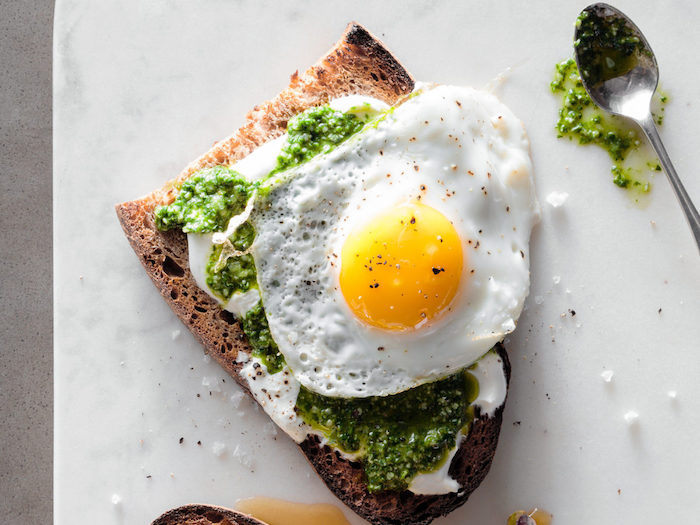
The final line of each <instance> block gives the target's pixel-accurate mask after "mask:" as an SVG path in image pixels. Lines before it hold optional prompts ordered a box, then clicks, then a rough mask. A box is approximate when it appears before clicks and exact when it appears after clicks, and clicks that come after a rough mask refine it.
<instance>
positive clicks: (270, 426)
mask: <svg viewBox="0 0 700 525" xmlns="http://www.w3.org/2000/svg"><path fill="white" fill-rule="evenodd" d="M263 431H264V432H265V434H267V435H268V436H272V437H275V436H276V435H277V425H275V424H274V423H273V422H272V421H269V422H267V423H265V427H264V428H263Z"/></svg>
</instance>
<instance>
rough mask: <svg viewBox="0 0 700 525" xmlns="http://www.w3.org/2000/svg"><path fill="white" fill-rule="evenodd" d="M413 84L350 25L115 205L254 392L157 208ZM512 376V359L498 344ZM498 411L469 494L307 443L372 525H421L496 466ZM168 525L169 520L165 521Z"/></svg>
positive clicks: (210, 343) (235, 344)
mask: <svg viewBox="0 0 700 525" xmlns="http://www.w3.org/2000/svg"><path fill="white" fill-rule="evenodd" d="M413 87H414V81H413V79H412V77H411V76H410V75H409V74H408V72H407V71H406V70H405V69H404V68H403V66H402V65H401V64H400V63H399V62H398V61H397V60H396V59H395V58H394V57H393V56H392V55H391V53H390V52H389V51H387V50H386V48H385V47H384V46H383V45H382V43H381V42H380V41H379V40H377V39H376V38H375V37H374V36H372V35H371V34H370V33H369V32H368V31H367V30H366V29H364V28H363V27H362V26H360V25H359V24H356V23H354V22H353V23H350V24H349V25H348V26H347V28H346V30H345V32H344V34H343V36H342V38H341V39H340V40H339V41H338V43H336V45H335V46H334V47H333V48H331V49H330V51H329V52H328V53H327V54H326V55H325V56H324V57H323V58H322V59H321V60H320V61H319V62H317V63H316V64H315V65H313V66H312V67H310V68H309V69H308V70H307V71H306V72H304V73H303V74H301V75H299V74H298V73H294V74H293V75H292V77H291V80H290V84H289V86H288V87H287V88H286V89H285V90H284V91H282V92H281V93H280V94H279V95H277V96H276V97H275V98H274V99H272V100H270V101H268V102H265V103H263V104H260V105H258V106H256V107H255V108H253V110H252V111H251V112H249V113H248V115H247V116H246V121H245V124H244V125H243V126H242V127H241V128H240V129H239V130H238V131H236V132H235V133H234V134H233V135H231V136H230V137H228V138H226V139H224V140H222V141H220V142H217V143H216V144H215V145H214V146H213V147H212V148H211V149H210V150H209V151H208V152H206V153H205V154H204V155H202V156H201V157H199V158H198V159H197V160H195V161H194V162H192V163H191V164H190V165H189V166H187V168H185V170H183V171H182V173H180V174H179V175H178V176H177V177H176V178H175V179H173V180H171V181H169V182H167V183H166V184H165V185H164V186H163V188H161V189H159V190H156V191H154V192H153V193H151V194H149V195H147V196H145V197H143V198H141V199H138V200H135V201H130V202H124V203H121V204H118V205H116V212H117V216H118V218H119V221H120V223H121V225H122V228H123V229H124V232H125V234H126V236H127V239H128V240H129V243H130V244H131V246H132V248H133V249H134V252H135V253H136V255H137V256H138V258H139V260H140V261H141V264H142V265H143V266H144V268H145V269H146V272H147V273H148V275H149V277H150V278H151V280H152V281H153V283H154V284H155V286H156V288H158V290H159V291H160V293H161V295H162V296H163V298H164V299H165V301H166V302H167V303H168V304H169V305H170V307H171V308H172V310H173V311H174V312H175V314H176V315H177V316H178V317H179V318H180V320H181V321H182V322H183V323H184V324H185V325H186V326H187V328H188V329H189V330H190V331H191V332H192V334H193V335H194V336H195V338H196V339H197V340H199V342H200V343H201V344H202V345H203V346H204V349H205V352H206V353H208V354H209V355H210V356H211V357H212V358H214V359H215V360H216V361H217V362H218V363H219V364H220V365H221V366H222V367H223V368H224V369H225V370H226V371H227V372H228V373H229V374H230V375H231V376H232V377H233V378H234V379H235V380H236V381H237V382H238V384H240V385H241V387H242V388H243V389H244V390H245V391H246V392H248V394H250V391H249V389H248V386H247V384H246V382H245V381H244V380H243V379H242V377H241V376H240V374H239V372H240V370H241V367H242V364H241V363H239V362H237V360H236V357H237V355H238V352H239V351H243V352H246V353H248V352H250V347H249V345H248V341H247V339H246V336H245V334H244V333H243V331H242V329H241V326H240V324H239V323H238V321H237V320H236V319H235V318H234V316H233V315H232V314H231V313H229V312H227V311H225V310H223V309H221V308H220V306H219V305H218V303H217V302H216V301H215V300H214V299H212V298H211V297H210V296H209V295H208V294H207V293H206V292H204V291H203V290H201V289H200V288H199V287H198V286H197V284H196V283H195V280H194V277H193V276H192V274H191V272H190V269H189V263H188V246H187V236H186V234H184V233H183V232H182V231H179V230H172V231H167V232H162V231H159V230H158V228H157V227H156V225H155V221H154V217H153V211H154V209H155V207H156V206H158V205H163V204H169V203H170V202H172V200H173V199H174V198H175V196H176V194H177V191H178V188H179V186H180V185H181V184H182V182H183V181H184V180H186V179H187V178H188V177H189V176H190V175H192V174H193V173H194V172H195V171H197V170H199V169H202V168H206V167H211V166H215V165H220V164H229V163H232V162H233V161H235V160H238V159H241V158H243V157H244V156H246V155H247V154H248V153H250V152H251V151H252V150H253V149H255V148H256V147H258V146H260V145H262V144H264V143H265V142H267V141H269V140H272V139H274V138H276V137H278V136H280V135H281V134H283V133H284V132H285V130H286V125H287V121H288V120H289V119H290V118H291V117H292V116H294V115H296V114H298V113H300V112H301V111H303V110H305V109H307V108H309V107H312V106H317V105H321V104H324V103H326V102H328V101H329V100H331V99H333V98H337V97H340V96H344V95H349V94H363V95H369V96H373V97H375V98H378V99H380V100H383V101H384V102H386V103H388V104H390V105H391V104H394V103H395V102H396V101H397V100H398V99H399V98H401V97H402V96H404V95H407V94H408V93H410V92H411V91H412V90H413ZM499 355H500V356H501V358H502V359H503V363H504V369H505V370H506V377H507V378H509V376H510V365H509V362H508V357H507V355H506V353H505V350H504V349H503V347H501V346H500V345H499ZM502 408H503V407H501V408H500V409H499V410H498V411H497V412H496V414H495V415H494V416H493V417H485V416H482V417H480V416H478V417H477V418H476V419H475V421H474V423H473V425H472V427H471V430H470V432H469V434H468V436H467V437H466V439H464V441H463V442H462V445H461V447H460V449H459V451H458V452H457V454H456V456H455V458H454V459H453V461H452V464H451V466H450V470H449V474H450V475H451V476H452V477H453V478H454V479H456V480H457V481H458V482H459V483H460V485H461V486H462V488H463V490H462V491H461V492H460V493H459V494H457V493H451V494H443V495H439V496H422V495H416V494H413V493H411V492H409V491H403V492H395V491H386V492H379V493H375V494H370V493H369V492H368V491H367V487H366V484H365V482H364V481H363V480H362V470H361V467H360V465H359V464H357V463H354V462H350V461H348V460H346V459H343V458H342V457H341V456H340V455H339V454H337V453H336V452H335V451H333V450H332V449H331V448H329V447H328V446H322V445H320V443H319V441H318V439H317V438H316V437H311V436H310V437H308V438H307V439H306V440H305V441H304V442H302V443H301V444H300V448H301V449H302V450H303V452H304V453H305V454H306V456H307V458H308V460H309V461H310V462H311V464H312V465H313V466H314V468H315V469H316V470H317V472H318V473H319V475H320V476H321V477H322V479H323V480H324V482H325V483H326V485H327V486H328V487H329V488H330V490H331V491H333V492H334V493H335V494H336V495H337V496H338V498H340V499H341V500H342V501H343V502H344V503H346V504H347V505H348V506H350V507H351V508H352V509H353V510H354V511H355V512H356V513H358V514H359V515H361V516H362V517H364V518H365V519H367V520H368V521H370V522H371V523H374V524H386V525H388V524H398V523H402V524H410V523H414V524H423V523H430V522H431V521H432V520H433V519H434V518H436V517H438V516H441V515H444V514H447V513H448V512H450V511H451V510H453V509H454V508H456V507H457V506H459V505H461V504H462V503H464V502H465V501H466V500H467V498H468V496H469V494H470V493H471V492H472V491H473V490H474V489H475V488H476V487H477V486H478V484H479V483H480V482H481V480H482V479H483V478H484V476H486V473H487V472H488V470H489V467H490V464H491V459H492V458H493V454H494V452H495V449H496V443H497V441H498V434H499V431H500V426H501V417H502V416H501V412H502ZM163 523H166V522H163Z"/></svg>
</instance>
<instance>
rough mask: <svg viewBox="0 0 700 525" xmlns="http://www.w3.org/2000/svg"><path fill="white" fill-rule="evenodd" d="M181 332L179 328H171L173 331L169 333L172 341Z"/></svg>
mask: <svg viewBox="0 0 700 525" xmlns="http://www.w3.org/2000/svg"><path fill="white" fill-rule="evenodd" d="M181 333H182V332H181V331H180V330H173V332H172V333H171V334H170V337H172V338H173V341H175V339H177V338H178V337H180V334H181Z"/></svg>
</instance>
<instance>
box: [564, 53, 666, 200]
mask: <svg viewBox="0 0 700 525" xmlns="http://www.w3.org/2000/svg"><path fill="white" fill-rule="evenodd" d="M550 88H551V90H552V92H553V93H554V94H560V95H561V97H562V105H561V108H560V109H559V119H558V121H557V123H556V126H555V127H556V130H557V137H559V138H561V137H568V138H569V139H570V140H576V141H578V143H579V144H595V145H597V146H599V147H600V148H602V149H604V150H605V151H607V152H608V155H609V156H610V158H611V159H612V160H613V165H612V166H611V168H610V170H611V173H612V174H613V179H612V180H613V183H615V184H616V185H617V186H619V187H621V188H634V189H636V190H639V191H642V192H648V191H649V189H650V187H651V186H650V183H649V181H648V180H647V179H648V174H649V172H654V171H659V170H660V169H661V167H660V166H659V164H658V161H657V160H656V158H655V157H654V156H653V155H651V154H645V155H644V159H643V160H641V161H640V160H639V159H629V156H630V154H631V153H632V152H635V151H637V150H638V149H639V147H640V145H641V144H642V140H643V139H642V136H641V134H640V132H639V130H638V129H637V128H636V127H635V126H634V124H632V123H630V122H628V121H627V120H625V119H623V118H620V117H617V116H615V115H609V114H606V113H604V112H603V111H602V110H601V109H599V108H598V107H597V106H596V105H595V104H594V103H593V101H592V100H591V97H590V96H588V93H586V90H585V88H584V87H583V83H582V82H581V76H580V74H579V71H578V68H577V67H576V62H575V61H574V60H573V59H572V58H570V59H568V60H564V61H562V62H560V63H559V64H557V65H556V69H555V75H554V80H553V81H552V82H551V83H550ZM667 101H668V97H667V96H666V95H664V94H662V93H661V92H658V91H657V94H656V95H655V96H654V101H653V105H654V106H655V110H654V112H653V114H654V117H655V119H656V121H657V123H658V124H661V122H662V120H663V112H664V110H665V108H664V105H665V104H666V102H667ZM645 168H648V169H645Z"/></svg>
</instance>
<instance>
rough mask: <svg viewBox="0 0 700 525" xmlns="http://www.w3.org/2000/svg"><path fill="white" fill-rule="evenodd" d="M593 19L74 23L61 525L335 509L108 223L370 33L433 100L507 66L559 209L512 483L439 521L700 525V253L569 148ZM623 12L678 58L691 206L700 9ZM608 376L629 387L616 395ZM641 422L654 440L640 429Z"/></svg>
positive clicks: (205, 7) (473, 16) (59, 314)
mask: <svg viewBox="0 0 700 525" xmlns="http://www.w3.org/2000/svg"><path fill="white" fill-rule="evenodd" d="M583 6H584V4H583V3H580V2H574V1H561V2H556V3H553V2H545V1H544V0H538V1H531V2H477V1H473V2H467V1H464V2H459V3H457V2H447V1H444V2H436V3H433V2H431V3H424V2H418V1H413V2H370V1H366V2H365V1H362V2H347V3H336V2H320V1H316V0H314V1H308V2H297V3H291V2H290V3H273V2H255V1H240V2H228V1H224V0H218V1H216V0H206V1H200V2H185V1H174V0H169V1H165V0H154V1H149V2H143V1H137V0H120V1H116V0H115V1H101V2H91V1H86V0H62V1H59V2H57V6H56V18H55V20H56V22H55V61H54V96H55V99H54V100H55V103H54V246H55V256H54V257H55V259H54V262H55V295H54V297H55V394H56V396H55V418H56V421H55V423H56V424H55V522H56V523H58V524H66V523H95V522H96V523H102V524H106V525H109V524H122V523H125V524H126V523H128V524H132V523H148V522H149V521H150V520H151V519H153V518H154V517H155V516H157V515H158V514H159V513H160V512H162V511H164V510H165V509H167V508H169V507H173V506H176V505H180V504H184V503H188V502H208V503H215V504H220V505H233V504H234V503H235V501H236V500H237V499H238V498H243V497H249V496H255V495H266V496H272V497H281V498H287V499H293V500H299V501H324V502H334V501H336V500H335V498H334V497H333V496H332V495H331V493H330V492H329V491H328V490H327V489H326V488H325V487H324V485H323V484H322V483H321V481H320V480H319V479H318V478H317V477H316V476H315V474H314V473H313V472H312V470H311V468H310V467H309V466H308V465H307V463H306V461H305V459H304V458H303V456H302V455H301V454H300V453H299V452H298V451H297V450H296V447H295V446H294V445H293V444H292V443H291V441H290V440H289V439H287V438H286V437H285V436H283V435H280V434H275V433H274V431H273V430H272V427H271V426H270V424H269V420H268V419H267V417H266V416H265V415H264V414H263V413H261V412H260V411H259V410H257V409H256V408H255V406H254V405H253V404H252V403H251V402H250V401H248V400H247V399H244V400H242V401H240V404H239V397H240V389H239V388H238V387H237V386H236V385H234V384H233V382H232V381H231V380H230V379H229V378H227V377H226V374H225V373H224V372H223V371H221V370H219V368H218V367H217V366H216V365H215V364H214V363H211V362H208V361H207V360H206V359H204V358H203V356H202V352H201V349H200V348H199V346H198V344H197V343H196V342H195V341H194V339H193V338H192V337H191V336H190V334H189V333H188V332H187V331H186V330H185V328H184V327H183V326H182V325H181V324H180V322H179V321H178V320H177V319H176V318H175V316H174V315H173V314H172V312H171V311H170V310H169V309H168V307H167V306H166V305H165V304H164V303H163V301H162V300H161V298H160V296H159V295H158V293H157V292H156V290H155V288H154V287H153V286H152V284H151V283H150V281H149V280H148V278H147V277H146V275H145V273H144V272H143V270H142V268H141V266H140V264H139V262H138V260H137V259H136V257H134V255H133V253H132V251H131V249H130V247H129V245H128V243H127V242H126V239H125V238H124V237H123V235H122V232H121V229H120V227H119V224H118V223H117V220H116V217H115V214H114V211H113V205H114V203H116V202H120V201H124V200H129V199H132V198H135V197H137V196H139V195H142V194H145V193H147V192H149V191H150V190H152V189H153V188H155V187H157V186H160V185H161V184H162V182H163V181H164V180H166V179H168V178H171V177H172V176H174V175H175V174H176V173H177V172H178V171H179V170H180V169H181V168H182V167H183V166H184V165H185V164H186V163H187V162H188V161H189V160H191V159H193V158H194V157H195V156H197V155H198V154H199V153H201V152H202V151H204V150H206V149H207V148H208V147H209V145H211V144H212V142H214V141H215V140H216V139H218V138H221V137H223V136H225V135H227V134H228V133H229V132H231V131H232V130H234V129H235V128H236V127H237V126H238V125H239V124H240V123H241V122H242V117H243V115H244V113H245V112H246V111H247V110H248V109H250V108H251V107H252V106H253V105H254V104H255V103H257V102H260V101H263V100H265V99H267V98H269V97H271V96H272V95H274V94H275V93H276V92H277V91H278V90H280V89H281V88H283V87H284V86H285V85H286V83H287V80H288V76H289V74H290V73H292V72H293V71H294V70H295V69H303V68H305V67H306V66H308V65H309V64H311V63H312V62H313V61H315V60H316V58H318V57H319V56H320V55H321V54H322V53H323V52H324V51H325V50H326V49H327V48H328V47H330V46H331V44H332V43H333V42H334V41H335V40H336V39H337V38H338V37H339V35H340V34H341V32H342V30H343V28H344V26H345V24H346V23H347V22H348V21H350V20H353V19H354V20H358V21H360V22H361V23H363V24H365V25H366V26H367V27H368V28H369V29H370V30H372V31H374V32H375V34H377V35H379V36H381V37H382V38H383V39H384V41H385V43H386V44H387V46H388V47H389V48H390V49H391V50H393V51H394V52H395V54H396V55H397V56H398V57H399V58H400V59H401V60H402V61H403V62H404V64H405V65H406V66H407V68H408V69H409V70H410V71H411V72H412V73H413V74H414V75H415V76H416V78H419V79H425V80H435V81H439V82H443V83H455V84H460V83H463V84H471V85H475V86H482V85H484V84H485V83H486V82H487V81H488V80H490V79H491V78H493V77H494V76H496V75H497V74H498V73H501V72H502V71H504V70H505V69H506V68H507V67H511V68H513V69H512V73H511V74H510V75H509V77H508V79H507V81H506V82H505V84H504V85H503V87H502V89H501V91H500V94H501V97H502V99H503V100H504V101H505V102H506V103H507V104H509V105H510V106H511V107H512V109H513V110H514V111H515V113H516V114H517V115H519V116H520V118H522V119H523V120H524V122H525V124H526V126H527V128H528V130H529V133H530V137H531V140H532V156H533V160H534V163H535V167H536V182H537V189H538V194H539V196H540V199H541V201H542V203H543V208H544V214H543V222H542V224H541V225H540V227H539V228H538V229H537V230H536V232H535V234H534V236H533V239H532V261H533V266H532V294H531V296H530V299H529V300H528V303H527V310H526V311H525V313H524V315H523V317H522V318H521V322H520V326H519V328H518V331H517V333H516V334H515V335H514V336H513V337H511V338H510V339H511V340H510V342H509V348H510V352H511V356H512V361H513V379H512V388H511V392H510V400H509V404H508V407H507V410H506V413H505V421H504V425H503V431H502V434H501V441H500V445H499V449H498V453H497V455H496V458H495V461H494V464H493V468H492V472H491V474H490V475H489V477H488V478H487V480H486V481H485V482H484V484H483V485H482V486H481V487H480V488H479V489H478V490H477V492H476V493H475V494H474V495H473V496H472V498H471V500H470V501H469V502H468V503H467V504H466V505H465V506H464V507H463V508H461V509H459V510H458V511H456V512H455V513H453V514H452V515H450V516H449V517H447V518H443V519H441V520H438V521H436V523H441V524H444V525H449V524H454V525H456V524H459V523H464V522H466V521H468V522H469V523H479V524H482V525H502V524H503V523H505V518H506V516H507V515H508V513H509V512H510V511H512V510H514V509H516V508H520V507H529V506H533V505H538V506H542V507H544V508H547V509H549V510H551V511H552V512H553V513H554V514H555V520H556V521H555V523H557V524H569V523H583V522H584V521H587V520H595V522H596V523H599V524H600V525H608V524H609V525H613V524H615V525H616V524H619V523H668V522H669V521H670V522H674V523H690V522H691V521H692V520H694V519H695V518H696V517H697V515H698V513H700V498H698V495H699V494H700V492H699V491H700V489H699V488H698V482H697V472H699V471H700V454H699V453H698V451H697V442H698V439H697V436H698V432H700V418H699V417H698V413H700V381H698V377H699V376H700V356H699V355H698V353H699V352H698V350H700V322H699V317H700V316H699V314H700V257H699V256H698V251H697V248H696V247H695V246H694V244H693V242H692V238H691V236H690V233H689V231H688V228H687V226H686V225H685V223H684V220H683V218H682V216H681V213H680V211H679V209H678V206H677V205H676V202H675V200H674V197H673V195H672V193H671V191H670V188H669V187H668V184H667V183H666V182H665V180H664V179H663V178H661V177H657V179H656V180H655V185H654V189H653V194H652V198H651V202H650V204H649V205H648V206H647V207H646V208H643V209H640V208H639V207H637V206H634V205H633V204H631V202H630V200H629V198H628V197H627V196H626V195H625V193H624V192H622V191H619V190H617V189H616V188H615V187H614V186H613V185H612V184H611V182H610V180H609V175H608V169H609V164H610V162H609V160H608V158H607V157H606V154H605V153H603V152H602V151H599V150H596V149H591V148H580V147H576V146H574V145H573V144H571V143H569V142H568V141H558V140H556V138H555V134H554V132H553V129H552V126H553V122H554V120H555V116H556V111H557V101H556V100H555V99H554V98H553V97H552V95H551V94H550V93H549V90H548V82H549V80H550V78H551V75H552V66H553V64H554V63H555V62H556V61H558V60H560V59H562V58H564V57H566V56H567V55H568V54H569V52H570V40H571V33H572V24H573V20H574V19H575V17H576V15H577V12H578V11H579V9H581V8H582V7H583ZM619 7H620V8H622V9H623V10H625V11H627V12H629V13H630V14H631V15H632V16H633V17H634V19H635V20H636V21H637V22H638V25H639V26H640V27H642V28H643V29H644V30H645V31H646V33H647V35H648V37H649V40H650V41H651V43H652V45H653V47H654V49H655V51H656V53H657V55H658V59H659V63H660V64H661V70H662V72H661V76H662V80H663V83H664V85H665V86H666V88H667V89H668V91H670V93H671V95H672V102H671V104H670V105H669V107H668V110H667V117H666V123H665V126H664V129H663V132H662V133H663V137H664V139H665V140H666V142H667V147H668V149H669V151H670V154H671V156H672V158H673V159H674V161H675V163H676V167H677V169H678V171H679V172H680V174H681V176H682V177H683V178H684V180H685V182H686V185H687V189H688V191H689V193H690V194H691V195H693V196H694V197H695V200H696V203H697V202H698V201H700V177H698V176H697V172H698V165H699V164H700V152H699V151H698V148H697V144H698V139H699V138H700V105H698V102H697V93H698V87H697V86H698V81H700V74H699V73H698V70H697V68H695V67H694V63H695V56H696V50H697V49H698V48H700V34H699V33H698V32H697V31H696V24H697V21H698V20H700V7H698V4H696V3H694V2H690V1H687V2H674V3H673V4H670V3H668V4H666V5H662V4H661V3H657V2H652V1H636V2H635V1H632V0H625V1H620V2H619ZM555 190H557V191H566V192H568V193H569V194H570V197H569V200H568V201H567V203H566V204H565V206H563V207H562V208H560V209H553V208H552V207H550V206H549V205H547V204H546V203H545V197H546V196H547V195H548V194H549V193H550V192H552V191H555ZM652 221H653V223H654V225H652ZM29 242H31V240H30V241H29ZM555 276H559V277H560V282H559V283H558V284H554V282H553V280H554V277H555ZM537 298H541V299H537ZM540 303H541V304H540ZM569 309H573V310H575V312H576V315H575V317H573V318H572V317H571V314H569V313H568V311H569ZM660 309H661V310H660ZM659 311H660V313H659ZM27 322H31V320H28V321H27ZM604 370H613V371H614V377H613V379H612V382H611V383H609V384H606V383H605V382H604V381H603V380H602V379H601V377H600V374H601V372H603V371H604ZM224 381H225V382H224ZM669 390H675V391H677V398H676V399H675V400H671V399H670V398H669V397H668V396H667V392H668V391H669ZM629 410H635V411H637V412H638V413H639V420H638V422H637V424H636V425H633V426H629V425H628V424H627V423H626V422H625V421H624V419H623V415H624V414H625V413H626V412H627V411H629ZM181 438H184V439H183V442H182V443H179V441H180V439H181ZM198 441H201V446H200V445H198V444H197V442H198ZM219 443H221V444H223V446H225V448H224V449H223V453H221V455H217V454H215V453H214V452H213V450H214V449H216V448H217V447H218V446H219V445H218V444H219ZM346 513H347V515H348V517H349V519H350V520H351V521H352V523H354V524H358V523H361V522H362V521H361V520H360V519H359V518H357V517H356V516H354V515H352V513H351V512H350V511H349V510H347V509H346ZM584 517H585V518H586V519H585V520H584Z"/></svg>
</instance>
